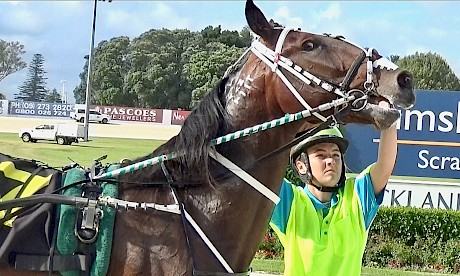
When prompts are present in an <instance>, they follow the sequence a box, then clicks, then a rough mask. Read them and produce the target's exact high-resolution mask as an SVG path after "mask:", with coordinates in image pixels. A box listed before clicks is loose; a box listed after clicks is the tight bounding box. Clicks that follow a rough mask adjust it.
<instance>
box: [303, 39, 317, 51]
mask: <svg viewBox="0 0 460 276" xmlns="http://www.w3.org/2000/svg"><path fill="white" fill-rule="evenodd" d="M302 47H303V50H304V51H312V50H314V49H315V48H316V45H315V43H313V41H305V42H304V43H303V45H302Z"/></svg>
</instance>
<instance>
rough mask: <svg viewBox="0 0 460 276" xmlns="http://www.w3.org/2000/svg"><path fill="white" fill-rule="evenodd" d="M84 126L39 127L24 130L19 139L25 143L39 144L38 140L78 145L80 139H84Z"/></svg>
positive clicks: (56, 125) (20, 132)
mask: <svg viewBox="0 0 460 276" xmlns="http://www.w3.org/2000/svg"><path fill="white" fill-rule="evenodd" d="M84 131H85V129H84V126H83V125H80V124H51V125H39V126H36V127H34V128H22V129H21V130H20V131H19V137H21V139H22V141H24V142H37V141H38V140H49V141H56V142H57V143H58V144H59V145H71V144H72V143H73V142H75V143H78V139H79V138H84Z"/></svg>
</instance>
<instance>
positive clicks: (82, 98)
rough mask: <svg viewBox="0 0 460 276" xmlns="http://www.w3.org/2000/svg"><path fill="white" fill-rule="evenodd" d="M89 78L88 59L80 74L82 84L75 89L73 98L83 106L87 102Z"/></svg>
mask: <svg viewBox="0 0 460 276" xmlns="http://www.w3.org/2000/svg"><path fill="white" fill-rule="evenodd" d="M87 76H88V59H86V61H85V65H84V66H83V71H82V72H81V73H80V75H79V77H80V83H79V84H78V85H77V86H76V87H75V88H74V90H73V96H74V97H75V103H77V104H83V103H85V102H86V84H87V80H86V79H87Z"/></svg>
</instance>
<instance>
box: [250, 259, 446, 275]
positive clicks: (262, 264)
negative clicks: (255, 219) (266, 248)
mask: <svg viewBox="0 0 460 276" xmlns="http://www.w3.org/2000/svg"><path fill="white" fill-rule="evenodd" d="M251 267H252V270H253V271H263V272H267V273H273V274H276V275H282V274H283V270H284V263H283V261H282V260H262V259H254V260H253V261H252V263H251ZM361 275H362V276H415V275H417V276H420V275H450V274H439V273H428V272H417V271H402V270H396V269H381V268H371V267H363V270H362V272H361Z"/></svg>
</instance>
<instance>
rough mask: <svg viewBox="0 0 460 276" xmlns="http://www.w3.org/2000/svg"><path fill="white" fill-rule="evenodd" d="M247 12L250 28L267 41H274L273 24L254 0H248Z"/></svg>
mask: <svg viewBox="0 0 460 276" xmlns="http://www.w3.org/2000/svg"><path fill="white" fill-rule="evenodd" d="M245 14H246V20H247V22H248V25H249V28H250V29H251V30H252V31H253V32H254V33H256V34H257V35H259V36H260V37H261V38H262V39H263V40H265V41H266V42H268V43H273V41H272V40H273V26H272V25H270V23H268V21H267V19H266V18H265V15H264V14H263V13H262V11H261V10H260V9H259V8H258V7H257V6H256V5H255V4H254V1H252V0H247V1H246V8H245Z"/></svg>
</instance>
